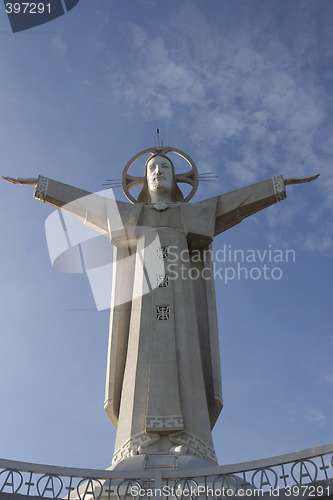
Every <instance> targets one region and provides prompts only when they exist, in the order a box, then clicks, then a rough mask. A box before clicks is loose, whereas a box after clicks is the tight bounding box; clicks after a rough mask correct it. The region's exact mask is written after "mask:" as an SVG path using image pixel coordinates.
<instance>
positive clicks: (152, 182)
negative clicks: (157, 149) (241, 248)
mask: <svg viewBox="0 0 333 500" xmlns="http://www.w3.org/2000/svg"><path fill="white" fill-rule="evenodd" d="M172 177H173V172H172V167H171V163H170V161H169V160H168V159H167V158H164V157H163V156H155V157H154V158H152V159H151V160H150V161H149V162H148V164H147V183H148V189H149V191H150V192H153V193H154V192H156V191H163V192H169V193H171V190H172Z"/></svg>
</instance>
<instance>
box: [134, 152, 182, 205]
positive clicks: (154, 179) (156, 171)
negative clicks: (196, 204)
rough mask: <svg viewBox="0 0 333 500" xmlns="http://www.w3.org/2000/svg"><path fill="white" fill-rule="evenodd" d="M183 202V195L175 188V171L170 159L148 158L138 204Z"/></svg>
mask: <svg viewBox="0 0 333 500" xmlns="http://www.w3.org/2000/svg"><path fill="white" fill-rule="evenodd" d="M183 200H184V197H183V193H182V192H181V190H180V189H179V187H178V186H177V183H176V176H175V169H174V166H173V163H172V161H171V160H170V158H168V157H167V156H164V155H161V154H154V155H152V156H150V158H148V160H147V162H146V170H145V182H144V185H143V188H142V191H141V193H140V195H139V197H138V202H139V203H156V202H158V201H163V202H166V203H168V202H169V203H170V202H177V201H183Z"/></svg>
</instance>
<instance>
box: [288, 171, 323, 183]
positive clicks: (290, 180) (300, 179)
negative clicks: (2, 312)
mask: <svg viewBox="0 0 333 500" xmlns="http://www.w3.org/2000/svg"><path fill="white" fill-rule="evenodd" d="M319 176H320V174H315V175H312V176H311V177H288V178H287V179H283V181H284V184H285V185H286V186H287V185H288V184H302V183H303V182H311V181H314V180H315V179H318V177H319Z"/></svg>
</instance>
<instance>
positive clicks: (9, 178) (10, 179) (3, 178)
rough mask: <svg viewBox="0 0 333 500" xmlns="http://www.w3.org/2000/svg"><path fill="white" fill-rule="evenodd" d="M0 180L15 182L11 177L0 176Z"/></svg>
mask: <svg viewBox="0 0 333 500" xmlns="http://www.w3.org/2000/svg"><path fill="white" fill-rule="evenodd" d="M1 179H2V180H4V181H7V182H11V183H12V184H15V182H16V181H15V179H13V177H1Z"/></svg>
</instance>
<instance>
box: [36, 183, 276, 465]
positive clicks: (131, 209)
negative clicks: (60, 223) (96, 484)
mask: <svg viewBox="0 0 333 500" xmlns="http://www.w3.org/2000/svg"><path fill="white" fill-rule="evenodd" d="M285 197H286V195H285V188H284V183H283V179H282V177H281V176H280V177H274V178H273V179H268V180H266V181H263V182H259V183H257V184H253V185H251V186H247V187H245V188H241V189H238V190H236V191H232V192H230V193H226V194H223V195H220V196H217V197H214V198H211V199H208V200H204V201H200V202H197V203H191V204H187V203H170V204H169V205H168V207H167V208H166V209H165V210H162V211H159V210H157V208H156V207H155V206H154V205H153V204H135V205H131V204H128V203H123V202H119V201H115V200H110V199H107V198H104V197H102V196H99V195H97V194H91V193H88V192H86V191H82V190H80V189H77V188H74V187H71V186H67V185H65V184H61V183H59V182H56V181H52V180H49V179H46V178H44V177H39V180H38V184H37V187H36V191H35V198H37V199H39V200H41V201H44V202H45V203H48V204H49V205H51V206H53V207H55V208H61V209H62V210H64V211H65V212H67V213H69V214H71V215H73V216H74V217H76V218H78V219H80V220H81V221H82V222H84V223H85V224H86V225H88V226H89V227H91V228H93V229H95V230H96V231H97V232H99V233H101V234H104V235H105V236H107V237H108V238H109V239H110V241H111V243H112V244H113V245H114V247H115V252H114V270H113V286H112V303H111V318H110V337H109V349H108V364H107V378H106V398H105V410H106V412H107V414H108V416H109V418H110V419H111V421H112V423H113V424H114V426H115V427H116V429H117V437H116V446H115V452H114V459H113V460H114V463H117V462H118V461H119V460H122V459H123V458H126V457H127V456H131V455H134V454H137V453H170V452H172V451H180V452H181V453H183V452H187V453H190V454H194V455H197V456H200V457H202V458H204V459H206V460H208V461H210V462H216V456H215V452H214V447H213V442H212V435H211V429H212V428H213V426H214V424H215V422H216V420H217V418H218V416H219V413H220V411H221V409H222V391H221V374H220V373H221V371H220V357H219V341H218V329H217V314H216V301H215V291H214V280H213V276H214V272H213V263H212V261H211V251H210V249H211V243H212V241H213V239H214V237H215V236H216V235H218V234H220V233H222V232H223V231H225V230H227V229H229V228H230V227H232V226H234V225H236V224H238V223H239V222H241V221H242V220H243V219H244V218H245V217H248V216H249V215H252V214H254V213H256V212H257V211H259V210H262V209H264V208H266V207H268V206H270V205H272V204H274V203H276V202H277V201H280V200H281V199H283V198H285ZM190 256H192V259H191V258H189V257H190ZM180 447H181V448H180Z"/></svg>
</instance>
